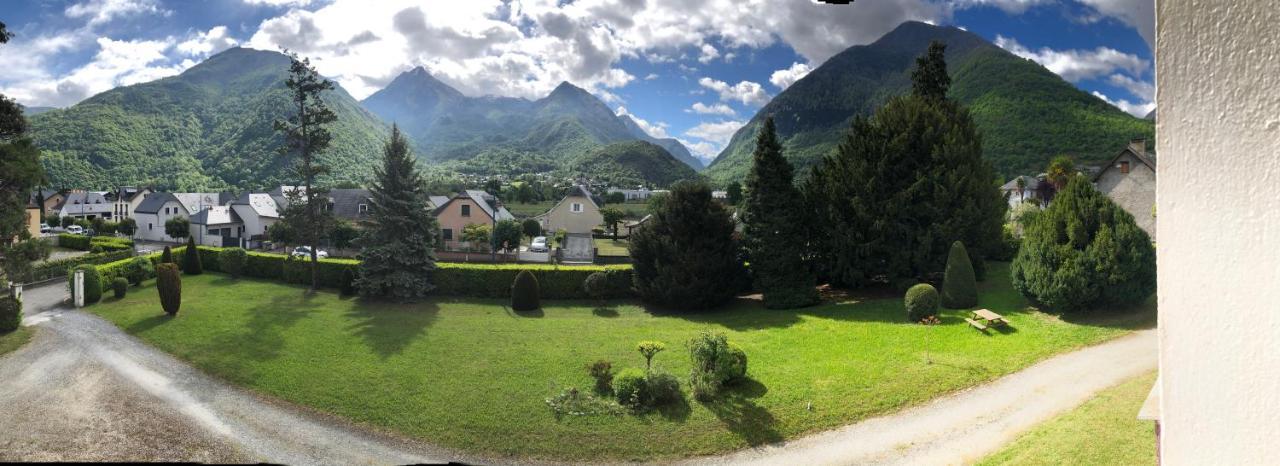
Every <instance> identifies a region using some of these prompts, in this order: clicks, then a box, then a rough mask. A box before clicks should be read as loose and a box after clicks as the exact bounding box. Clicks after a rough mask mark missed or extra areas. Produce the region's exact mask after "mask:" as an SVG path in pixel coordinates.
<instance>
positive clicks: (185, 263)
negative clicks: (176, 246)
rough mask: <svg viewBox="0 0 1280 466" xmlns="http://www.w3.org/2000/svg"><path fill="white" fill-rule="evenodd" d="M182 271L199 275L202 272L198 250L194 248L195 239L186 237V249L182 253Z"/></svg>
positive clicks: (202, 266) (202, 267)
mask: <svg viewBox="0 0 1280 466" xmlns="http://www.w3.org/2000/svg"><path fill="white" fill-rule="evenodd" d="M182 273H185V274H187V275H200V274H202V273H204V265H203V264H201V263H200V250H198V249H196V239H195V238H193V237H190V236H188V237H187V250H186V251H183V254H182Z"/></svg>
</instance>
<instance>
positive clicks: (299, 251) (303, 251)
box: [290, 246, 329, 258]
mask: <svg viewBox="0 0 1280 466" xmlns="http://www.w3.org/2000/svg"><path fill="white" fill-rule="evenodd" d="M290 255H292V256H293V257H306V258H310V257H311V248H309V247H307V246H298V247H296V248H293V252H292V253H290ZM316 257H329V253H328V252H325V251H324V250H323V249H321V250H319V251H316Z"/></svg>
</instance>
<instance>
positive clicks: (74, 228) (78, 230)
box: [67, 225, 84, 235]
mask: <svg viewBox="0 0 1280 466" xmlns="http://www.w3.org/2000/svg"><path fill="white" fill-rule="evenodd" d="M67 233H71V234H73V235H83V234H84V227H82V226H80V225H71V226H69V227H67Z"/></svg>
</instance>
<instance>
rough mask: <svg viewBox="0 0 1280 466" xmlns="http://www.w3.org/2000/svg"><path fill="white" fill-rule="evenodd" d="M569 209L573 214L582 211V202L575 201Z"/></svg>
mask: <svg viewBox="0 0 1280 466" xmlns="http://www.w3.org/2000/svg"><path fill="white" fill-rule="evenodd" d="M570 210H572V211H573V213H575V214H576V213H579V212H582V204H581V203H578V202H575V203H573V207H572V208H571V209H570Z"/></svg>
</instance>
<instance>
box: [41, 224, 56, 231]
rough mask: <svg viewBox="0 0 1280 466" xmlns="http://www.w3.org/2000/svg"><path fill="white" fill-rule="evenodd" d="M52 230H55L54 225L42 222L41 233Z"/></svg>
mask: <svg viewBox="0 0 1280 466" xmlns="http://www.w3.org/2000/svg"><path fill="white" fill-rule="evenodd" d="M50 231H53V227H51V226H49V225H45V224H43V223H41V224H40V232H41V233H48V232H50Z"/></svg>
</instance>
